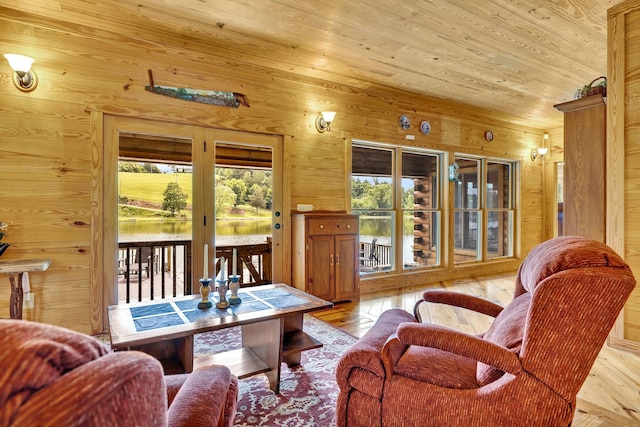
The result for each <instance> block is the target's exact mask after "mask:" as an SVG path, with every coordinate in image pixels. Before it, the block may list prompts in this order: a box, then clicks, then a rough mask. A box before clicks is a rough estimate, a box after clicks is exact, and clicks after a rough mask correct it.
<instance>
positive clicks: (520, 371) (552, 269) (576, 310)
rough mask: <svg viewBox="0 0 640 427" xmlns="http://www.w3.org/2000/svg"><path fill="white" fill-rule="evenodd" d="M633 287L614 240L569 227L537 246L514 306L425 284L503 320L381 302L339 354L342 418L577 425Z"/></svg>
mask: <svg viewBox="0 0 640 427" xmlns="http://www.w3.org/2000/svg"><path fill="white" fill-rule="evenodd" d="M634 287H635V279H634V278H633V275H632V273H631V271H630V269H629V267H628V266H627V264H626V263H625V262H624V261H623V260H622V259H621V258H620V257H619V256H618V255H617V254H616V253H615V252H613V251H612V250H611V249H610V248H609V247H607V246H606V245H604V244H602V243H599V242H596V241H593V240H589V239H585V238H582V237H575V236H568V237H559V238H556V239H552V240H549V241H547V242H544V243H542V244H540V245H538V246H537V247H536V248H534V249H533V250H532V252H531V253H530V254H529V256H528V257H527V258H526V259H525V260H524V261H523V262H522V264H521V266H520V269H519V271H518V274H517V279H516V283H515V291H514V299H513V301H512V302H511V303H510V304H509V305H507V306H506V307H504V308H501V307H499V306H495V304H493V303H490V302H486V301H483V300H481V299H479V298H477V297H474V296H471V295H464V294H459V293H457V294H456V293H454V292H448V291H442V290H437V291H425V293H424V296H423V298H424V300H425V301H431V302H436V303H448V304H452V305H455V306H458V307H463V308H466V309H475V310H478V311H480V312H483V313H485V314H489V315H492V316H494V317H495V320H494V321H493V323H492V325H491V327H490V328H489V330H487V331H486V332H485V333H483V334H481V335H480V336H473V335H468V334H465V333H462V332H459V331H455V330H452V329H450V328H445V327H442V326H438V325H432V324H428V323H416V319H414V318H413V316H411V315H409V314H408V313H406V312H403V311H401V310H390V311H388V312H385V313H383V314H382V315H381V316H380V319H379V320H378V323H379V324H380V325H378V323H376V325H374V327H373V328H372V329H371V330H370V331H369V332H368V333H367V334H366V335H365V336H363V337H362V338H361V339H360V340H359V341H358V342H357V343H356V344H354V346H353V347H352V348H351V349H350V350H348V351H347V352H346V353H345V354H344V355H343V356H342V359H341V360H340V362H339V364H338V367H337V370H336V378H337V380H338V385H339V387H340V394H339V396H338V406H337V414H336V415H337V416H336V418H337V424H338V426H367V427H371V426H403V427H404V426H463V425H464V426H467V425H468V426H476V425H477V426H500V427H502V426H524V425H526V426H545V427H547V426H567V425H570V423H571V420H572V419H573V413H574V409H575V400H576V395H577V393H578V391H579V390H580V387H581V386H582V384H583V383H584V381H585V379H586V378H587V375H588V374H589V370H590V369H591V366H592V365H593V363H594V361H595V359H596V357H597V355H598V353H599V351H600V349H601V347H602V345H603V344H604V342H605V340H606V338H607V335H608V333H609V331H610V329H611V327H612V326H613V324H614V322H615V320H616V318H617V316H618V314H619V313H620V311H621V310H622V308H623V306H624V303H625V302H626V300H627V298H628V297H629V295H630V293H631V291H632V290H633V288H634ZM385 336H386V337H387V338H388V339H385ZM385 343H386V346H385ZM385 362H386V365H385ZM385 368H386V369H385Z"/></svg>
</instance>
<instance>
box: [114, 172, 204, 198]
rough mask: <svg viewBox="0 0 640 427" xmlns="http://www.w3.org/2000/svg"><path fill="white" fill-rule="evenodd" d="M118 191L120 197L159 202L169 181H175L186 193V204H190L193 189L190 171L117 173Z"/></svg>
mask: <svg viewBox="0 0 640 427" xmlns="http://www.w3.org/2000/svg"><path fill="white" fill-rule="evenodd" d="M118 180H119V182H118V192H119V193H120V197H126V198H128V199H132V200H141V201H144V202H151V203H160V204H162V200H163V199H164V196H163V194H162V193H164V190H165V189H166V188H167V184H168V183H170V182H177V183H178V184H179V185H180V188H182V191H184V192H185V193H187V205H189V206H191V201H192V196H193V191H192V188H191V174H190V173H133V172H120V173H119V174H118Z"/></svg>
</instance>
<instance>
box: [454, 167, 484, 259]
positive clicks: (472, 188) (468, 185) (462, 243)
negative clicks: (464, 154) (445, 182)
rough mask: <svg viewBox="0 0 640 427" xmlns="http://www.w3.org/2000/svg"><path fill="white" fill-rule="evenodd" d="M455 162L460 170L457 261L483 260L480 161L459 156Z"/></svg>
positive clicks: (456, 192)
mask: <svg viewBox="0 0 640 427" xmlns="http://www.w3.org/2000/svg"><path fill="white" fill-rule="evenodd" d="M456 163H457V164H458V166H459V167H460V169H458V181H456V182H455V183H454V196H453V200H454V214H453V230H454V231H453V233H454V249H455V251H454V261H455V262H466V261H477V260H479V259H481V250H480V249H481V245H480V239H481V235H480V233H479V230H480V228H479V226H481V224H482V222H481V221H482V216H481V211H480V199H479V196H480V195H479V193H478V182H479V180H480V160H477V159H461V158H456Z"/></svg>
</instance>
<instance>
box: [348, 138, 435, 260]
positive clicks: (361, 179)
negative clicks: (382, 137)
mask: <svg viewBox="0 0 640 427" xmlns="http://www.w3.org/2000/svg"><path fill="white" fill-rule="evenodd" d="M352 154H353V155H352V181H351V200H352V211H353V212H354V213H356V214H359V215H360V271H361V273H371V272H377V271H389V270H395V269H397V266H396V263H397V262H401V263H402V267H401V268H402V269H411V268H417V267H431V266H437V265H440V262H441V261H440V227H441V226H440V223H441V220H440V218H441V215H442V213H441V211H440V209H441V208H440V202H439V200H440V193H441V191H440V188H441V184H440V172H439V165H440V156H441V155H440V154H434V153H429V152H422V151H417V150H407V149H403V148H401V147H381V146H365V145H357V144H354V145H353V151H352ZM398 218H399V219H400V224H398V222H397V221H398ZM396 236H399V237H397V238H396ZM397 260H399V261H397Z"/></svg>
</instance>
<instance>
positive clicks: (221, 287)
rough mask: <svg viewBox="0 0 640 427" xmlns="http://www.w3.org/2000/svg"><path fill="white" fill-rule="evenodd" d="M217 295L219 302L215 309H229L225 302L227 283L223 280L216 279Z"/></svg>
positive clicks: (227, 303)
mask: <svg viewBox="0 0 640 427" xmlns="http://www.w3.org/2000/svg"><path fill="white" fill-rule="evenodd" d="M216 282H218V295H219V296H220V301H218V302H217V303H216V307H217V308H227V307H229V301H227V281H226V280H225V279H218V280H217V281H216Z"/></svg>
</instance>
